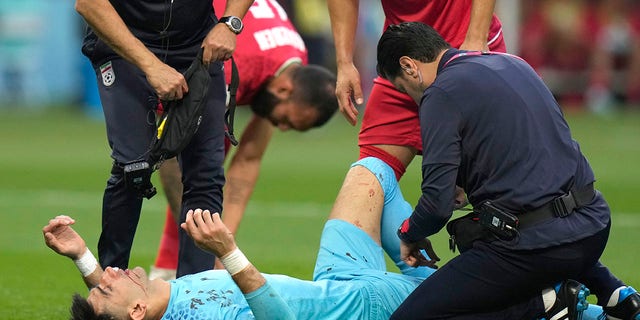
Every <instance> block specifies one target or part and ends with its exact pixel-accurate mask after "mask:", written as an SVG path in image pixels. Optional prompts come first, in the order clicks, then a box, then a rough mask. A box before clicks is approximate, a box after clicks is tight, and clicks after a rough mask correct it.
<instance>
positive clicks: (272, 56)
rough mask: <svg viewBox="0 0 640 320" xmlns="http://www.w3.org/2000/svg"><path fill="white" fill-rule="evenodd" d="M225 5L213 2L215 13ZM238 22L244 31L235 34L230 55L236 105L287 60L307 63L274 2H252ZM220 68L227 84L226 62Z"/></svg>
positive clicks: (228, 69)
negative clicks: (233, 64)
mask: <svg viewBox="0 0 640 320" xmlns="http://www.w3.org/2000/svg"><path fill="white" fill-rule="evenodd" d="M226 3H227V1H226V0H214V1H213V5H214V8H215V11H216V13H218V12H224V8H225V6H226ZM242 22H243V23H244V30H242V32H241V33H240V34H239V35H238V39H237V42H236V51H235V52H234V53H233V58H234V60H235V61H236V65H237V66H238V74H239V76H240V86H239V87H238V92H237V96H236V98H237V103H238V105H246V104H249V103H250V102H251V100H252V99H253V97H254V95H255V94H256V92H257V91H258V89H260V87H261V86H262V85H263V84H264V82H265V81H266V80H267V79H269V78H270V77H272V76H274V75H276V73H277V72H278V70H279V69H280V68H281V67H282V66H284V65H285V64H287V63H288V62H289V61H294V60H297V61H299V62H302V64H307V48H306V47H305V45H304V42H303V41H302V38H301V37H300V34H299V33H298V31H297V30H296V29H295V27H294V26H293V24H292V23H291V21H290V20H289V18H288V17H287V13H286V12H285V11H284V9H282V7H281V6H280V5H279V4H278V2H277V1H276V0H256V1H255V2H254V3H253V5H251V8H249V12H247V14H246V15H245V17H244V19H242ZM224 68H225V78H226V81H227V83H229V82H230V79H231V61H230V60H229V61H227V62H226V63H225V65H224Z"/></svg>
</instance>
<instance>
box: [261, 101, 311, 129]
mask: <svg viewBox="0 0 640 320" xmlns="http://www.w3.org/2000/svg"><path fill="white" fill-rule="evenodd" d="M317 119H318V111H317V110H316V109H314V108H311V107H306V106H300V105H297V104H296V103H294V102H293V101H291V100H290V99H288V100H285V101H282V102H280V103H278V104H276V106H275V108H273V111H272V112H271V114H270V115H269V121H271V123H272V124H273V125H274V126H276V127H278V129H280V130H281V131H287V130H289V129H293V130H296V131H307V130H309V129H311V128H312V127H313V124H314V123H315V122H316V120H317Z"/></svg>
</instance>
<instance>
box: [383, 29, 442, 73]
mask: <svg viewBox="0 0 640 320" xmlns="http://www.w3.org/2000/svg"><path fill="white" fill-rule="evenodd" d="M449 48H451V45H449V43H447V42H446V41H445V40H444V39H443V38H442V36H441V35H440V34H438V32H436V31H435V30H434V29H433V28H432V27H430V26H428V25H426V24H424V23H422V22H403V23H400V24H392V25H389V26H388V27H387V29H386V30H385V31H384V33H383V34H382V37H380V41H378V65H377V66H376V70H377V72H378V75H379V76H380V77H382V78H385V79H389V80H391V79H395V78H396V77H398V76H399V75H400V70H401V66H400V57H402V56H407V57H409V58H411V59H415V60H418V61H421V62H425V63H428V62H433V61H435V60H436V58H437V57H438V54H440V52H441V51H442V50H446V49H449Z"/></svg>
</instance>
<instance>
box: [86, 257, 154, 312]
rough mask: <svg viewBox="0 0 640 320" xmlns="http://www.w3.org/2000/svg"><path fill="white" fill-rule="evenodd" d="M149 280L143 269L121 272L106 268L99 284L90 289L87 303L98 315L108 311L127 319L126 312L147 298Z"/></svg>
mask: <svg viewBox="0 0 640 320" xmlns="http://www.w3.org/2000/svg"><path fill="white" fill-rule="evenodd" d="M148 288H149V278H148V277H147V274H146V272H145V271H144V269H142V268H140V267H136V268H134V269H133V270H122V269H118V268H111V267H107V268H106V269H105V270H104V273H103V274H102V278H100V283H99V284H98V286H96V287H95V288H93V289H91V291H90V293H89V297H88V298H87V301H88V302H89V303H90V304H91V305H92V306H93V308H94V309H95V310H96V312H98V313H103V312H105V311H108V312H109V313H111V314H114V315H116V316H120V317H125V318H126V317H127V310H128V308H129V307H133V306H134V305H135V302H136V301H138V300H140V299H142V300H146V299H147V298H148V295H147V292H148Z"/></svg>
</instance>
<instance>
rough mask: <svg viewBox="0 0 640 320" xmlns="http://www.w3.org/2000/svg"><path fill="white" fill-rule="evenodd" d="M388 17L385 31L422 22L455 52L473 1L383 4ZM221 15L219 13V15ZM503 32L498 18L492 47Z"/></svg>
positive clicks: (411, 0)
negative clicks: (414, 22)
mask: <svg viewBox="0 0 640 320" xmlns="http://www.w3.org/2000/svg"><path fill="white" fill-rule="evenodd" d="M381 2H382V9H383V10H384V14H385V16H386V19H385V22H384V28H385V29H386V28H387V26H388V25H390V24H398V23H401V22H406V21H420V22H422V23H425V24H428V25H430V26H431V27H433V28H434V29H435V30H436V31H438V33H440V35H442V37H443V38H444V39H445V40H446V41H447V42H448V43H449V44H450V45H451V46H452V47H454V48H458V47H460V45H461V44H462V42H463V41H464V38H465V36H466V34H467V29H468V27H469V19H470V18H471V2H472V1H471V0H401V1H399V0H381ZM216 12H218V11H216ZM501 30H502V25H501V23H500V20H498V17H497V16H496V15H495V14H494V15H493V20H492V21H491V27H489V43H491V40H492V39H494V38H495V37H496V36H498V35H499V33H500V32H501Z"/></svg>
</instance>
